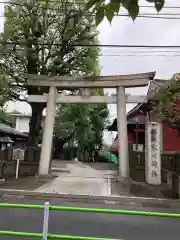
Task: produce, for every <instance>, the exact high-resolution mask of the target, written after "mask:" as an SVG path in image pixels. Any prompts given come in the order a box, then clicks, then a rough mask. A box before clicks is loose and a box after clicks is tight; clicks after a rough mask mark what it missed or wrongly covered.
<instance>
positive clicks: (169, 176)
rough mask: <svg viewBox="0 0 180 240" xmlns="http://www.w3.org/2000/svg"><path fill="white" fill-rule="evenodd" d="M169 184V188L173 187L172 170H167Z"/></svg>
mask: <svg viewBox="0 0 180 240" xmlns="http://www.w3.org/2000/svg"><path fill="white" fill-rule="evenodd" d="M167 186H168V188H170V189H171V188H173V179H172V172H170V171H168V172H167Z"/></svg>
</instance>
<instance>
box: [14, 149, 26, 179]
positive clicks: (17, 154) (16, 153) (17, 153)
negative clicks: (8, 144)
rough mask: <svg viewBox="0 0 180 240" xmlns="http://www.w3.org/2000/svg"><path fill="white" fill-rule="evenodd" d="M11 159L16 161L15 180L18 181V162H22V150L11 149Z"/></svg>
mask: <svg viewBox="0 0 180 240" xmlns="http://www.w3.org/2000/svg"><path fill="white" fill-rule="evenodd" d="M13 159H15V160H16V179H18V175H19V161H23V160H24V150H23V149H21V148H15V149H13Z"/></svg>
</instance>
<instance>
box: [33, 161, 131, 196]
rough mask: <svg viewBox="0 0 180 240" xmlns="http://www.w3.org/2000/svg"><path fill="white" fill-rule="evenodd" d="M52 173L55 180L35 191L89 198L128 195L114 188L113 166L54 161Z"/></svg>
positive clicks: (114, 171) (114, 174)
mask: <svg viewBox="0 0 180 240" xmlns="http://www.w3.org/2000/svg"><path fill="white" fill-rule="evenodd" d="M52 173H53V174H55V175H59V176H58V177H57V178H56V179H54V180H52V181H50V182H48V183H46V184H45V185H43V186H41V187H39V188H37V189H36V190H35V191H38V192H47V193H60V194H75V195H91V196H108V197H111V196H120V195H121V196H122V195H123V196H124V195H128V196H129V193H127V192H125V191H124V190H123V191H121V189H118V191H117V188H115V186H114V185H115V184H116V183H115V182H116V181H115V179H116V169H115V166H114V165H113V164H103V163H101V164H99V163H92V164H89V163H82V162H72V161H62V162H60V161H54V162H53V166H52Z"/></svg>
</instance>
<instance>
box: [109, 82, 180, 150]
mask: <svg viewBox="0 0 180 240" xmlns="http://www.w3.org/2000/svg"><path fill="white" fill-rule="evenodd" d="M164 82H165V80H155V79H154V80H152V81H150V84H149V88H148V92H147V97H148V99H149V100H151V99H152V96H153V93H154V91H155V89H157V88H158V87H160V86H161V85H162V84H163V83H164ZM127 121H128V126H127V128H128V142H129V143H131V144H136V145H137V144H138V145H139V144H141V145H143V148H145V126H146V122H148V121H149V122H151V121H155V119H154V116H153V115H152V113H151V107H150V103H149V102H148V103H139V104H137V105H136V106H135V107H134V108H133V109H132V110H131V111H129V112H128V114H127ZM156 121H157V119H156ZM161 124H162V131H161V132H162V134H161V135H162V136H161V140H162V141H161V142H162V151H163V152H179V151H180V135H179V134H178V132H177V130H176V129H173V128H171V127H170V126H169V125H168V124H167V123H161ZM108 130H109V131H117V119H114V122H113V124H112V125H111V126H109V127H108ZM111 151H112V152H116V153H117V151H118V150H117V137H116V138H115V140H114V142H113V144H112V146H111Z"/></svg>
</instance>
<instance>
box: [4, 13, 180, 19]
mask: <svg viewBox="0 0 180 240" xmlns="http://www.w3.org/2000/svg"><path fill="white" fill-rule="evenodd" d="M85 15H86V16H88V15H89V16H95V14H90V13H89V14H85ZM154 15H155V14H154ZM178 15H179V16H180V14H178ZM56 16H63V14H58V15H56ZM172 16H174V15H173V14H172V15H171V17H164V16H163V14H162V15H158V16H149V15H147V14H144V15H143V14H140V15H138V16H137V18H147V19H148V18H150V19H158V20H159V19H166V20H180V17H172ZM175 16H176V15H175ZM8 17H10V18H15V17H16V16H8ZM8 17H7V18H8ZM114 17H129V15H128V14H118V15H114ZM0 18H6V16H2V15H1V16H0Z"/></svg>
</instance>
